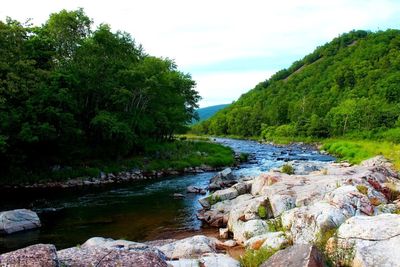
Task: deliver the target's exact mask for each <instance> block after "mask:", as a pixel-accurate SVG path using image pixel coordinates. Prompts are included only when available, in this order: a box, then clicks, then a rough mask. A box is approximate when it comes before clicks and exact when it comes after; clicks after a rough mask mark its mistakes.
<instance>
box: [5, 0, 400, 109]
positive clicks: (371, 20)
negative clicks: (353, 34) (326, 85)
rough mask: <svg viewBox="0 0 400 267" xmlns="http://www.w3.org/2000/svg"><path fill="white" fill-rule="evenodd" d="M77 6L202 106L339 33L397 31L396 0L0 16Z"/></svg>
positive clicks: (56, 2)
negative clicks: (172, 69)
mask: <svg viewBox="0 0 400 267" xmlns="http://www.w3.org/2000/svg"><path fill="white" fill-rule="evenodd" d="M79 7H82V8H84V10H85V12H86V14H87V15H88V16H89V17H90V18H92V19H93V21H94V24H95V25H99V24H100V23H107V24H109V25H111V28H112V29H113V30H115V31H116V30H121V31H126V32H128V33H130V34H131V35H132V37H133V38H134V39H135V41H136V42H137V43H139V44H142V45H143V47H144V49H145V51H146V52H147V53H149V54H151V55H153V56H159V57H168V58H171V59H173V60H175V62H176V63H177V65H178V68H179V70H181V71H183V72H185V73H190V74H191V75H192V78H193V79H194V80H195V81H196V83H197V87H196V90H198V91H199V93H200V95H201V96H202V100H201V101H200V106H201V107H206V106H211V105H217V104H225V103H231V102H232V101H235V100H237V99H238V98H239V97H240V95H241V94H243V93H245V92H247V91H248V90H250V89H252V88H253V87H254V86H255V85H256V84H258V83H259V82H261V81H264V80H266V79H268V78H269V77H270V76H271V75H272V74H274V73H275V72H276V71H278V70H280V69H282V68H287V67H289V66H290V65H291V63H292V62H293V61H296V60H299V59H301V58H302V57H304V56H305V55H307V54H308V53H311V52H312V51H313V50H314V49H315V48H316V47H317V46H320V45H323V44H325V43H326V42H329V41H330V40H331V39H333V38H335V37H337V36H339V35H340V34H341V33H344V32H348V31H351V30H353V29H364V30H372V31H377V30H385V29H388V28H392V29H400V19H399V15H398V14H400V0H329V1H327V0H303V1H302V0H279V1H270V0H247V1H243V0H242V1H237V0H201V1H193V0H141V1H137V0H113V1H99V0H36V1H32V0H12V1H11V0H8V1H4V0H3V3H2V5H1V8H0V19H1V20H4V19H5V18H6V16H9V17H11V18H13V19H17V20H19V21H21V22H24V21H26V20H27V19H29V18H31V19H32V22H33V23H34V24H35V25H41V24H42V23H44V22H45V21H46V20H47V19H48V16H49V14H51V13H54V12H58V11H60V10H62V9H67V10H74V9H77V8H79Z"/></svg>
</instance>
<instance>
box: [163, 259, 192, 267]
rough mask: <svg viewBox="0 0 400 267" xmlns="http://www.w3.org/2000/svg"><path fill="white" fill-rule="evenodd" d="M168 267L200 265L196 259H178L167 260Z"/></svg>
mask: <svg viewBox="0 0 400 267" xmlns="http://www.w3.org/2000/svg"><path fill="white" fill-rule="evenodd" d="M167 264H168V267H200V261H199V260H198V259H179V260H174V261H167Z"/></svg>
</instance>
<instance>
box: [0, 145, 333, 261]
mask: <svg viewBox="0 0 400 267" xmlns="http://www.w3.org/2000/svg"><path fill="white" fill-rule="evenodd" d="M215 141H216V142H219V143H221V144H224V145H227V146H230V147H231V148H233V149H234V150H235V151H237V152H245V153H249V155H250V157H249V159H250V160H249V162H247V163H245V164H242V165H241V166H240V168H237V169H235V170H234V173H235V174H236V175H237V176H238V177H240V176H256V175H258V174H259V173H261V172H265V171H268V170H270V169H271V168H278V167H280V166H281V165H283V164H284V163H285V162H287V161H297V162H314V163H316V164H323V163H325V162H330V161H333V160H335V159H334V158H333V157H331V156H329V155H323V154H321V153H319V152H318V151H317V150H316V149H315V148H313V147H312V146H306V145H299V144H296V145H290V146H274V145H270V144H260V143H258V142H255V141H245V140H234V139H225V138H217V139H215ZM214 174H215V173H213V172H207V173H200V174H195V175H184V176H178V177H167V178H163V179H158V180H151V181H141V182H135V183H131V184H125V185H114V186H107V187H100V188H87V189H83V190H66V191H58V192H42V193H41V194H39V195H38V194H37V193H35V194H24V195H14V196H7V197H2V196H0V201H1V202H0V210H8V209H17V208H29V209H32V210H34V211H36V212H37V213H38V214H39V217H40V219H41V221H42V227H41V228H40V229H37V230H33V231H27V232H22V233H17V234H12V235H9V236H0V253H2V252H6V251H11V250H14V249H18V248H21V247H25V246H28V245H31V244H36V243H51V244H54V245H56V247H57V249H63V248H67V247H71V246H75V245H78V244H82V243H83V242H85V241H86V240H87V239H88V238H90V237H94V236H102V237H110V238H114V239H120V238H122V239H127V240H132V241H148V240H155V239H163V238H174V237H177V236H185V235H188V234H193V233H208V232H210V229H209V228H207V227H205V226H202V224H201V222H200V221H199V220H198V219H197V218H196V214H197V211H198V210H199V209H200V208H201V206H200V205H199V203H198V199H199V198H200V197H202V196H200V195H195V194H186V188H187V186H189V185H194V186H198V187H203V188H205V187H206V186H207V185H208V182H209V180H210V178H211V177H212V176H213V175H214ZM174 193H182V194H184V195H185V197H184V198H182V199H175V198H174V197H173V194H174Z"/></svg>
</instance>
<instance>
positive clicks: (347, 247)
mask: <svg viewBox="0 0 400 267" xmlns="http://www.w3.org/2000/svg"><path fill="white" fill-rule="evenodd" d="M338 240H339V239H338V237H337V229H336V228H334V229H330V230H327V231H320V232H319V233H318V234H317V236H316V240H315V243H314V245H315V246H316V247H317V248H318V249H319V250H320V251H321V252H322V253H323V254H324V256H325V259H326V263H327V265H328V266H340V267H347V266H352V261H353V259H354V254H355V249H354V244H353V243H351V242H347V241H345V242H342V243H341V244H340V246H339V241H338Z"/></svg>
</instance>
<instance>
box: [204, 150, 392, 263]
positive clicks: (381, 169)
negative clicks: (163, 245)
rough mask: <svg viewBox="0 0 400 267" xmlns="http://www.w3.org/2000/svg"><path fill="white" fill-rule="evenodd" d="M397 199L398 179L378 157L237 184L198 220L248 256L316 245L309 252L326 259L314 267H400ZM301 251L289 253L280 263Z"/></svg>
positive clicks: (217, 195)
mask: <svg viewBox="0 0 400 267" xmlns="http://www.w3.org/2000/svg"><path fill="white" fill-rule="evenodd" d="M399 195H400V181H399V177H398V174H397V173H396V172H395V171H394V170H393V168H392V166H391V164H390V163H389V162H388V161H386V160H385V159H384V158H382V157H376V158H373V159H370V160H367V161H364V162H363V163H362V164H360V165H358V166H350V165H349V164H347V163H331V164H326V165H325V168H323V169H320V170H318V171H314V172H310V173H308V174H302V175H299V174H294V175H288V174H284V173H281V172H279V171H271V172H268V173H264V174H262V175H260V176H258V177H257V178H255V179H240V180H239V182H238V183H237V184H235V185H234V186H232V187H229V188H226V189H223V190H218V191H216V192H214V193H212V194H211V195H210V196H207V197H204V198H202V199H200V203H201V204H202V205H203V207H204V210H203V211H202V212H200V214H199V218H200V219H202V220H203V221H205V222H206V223H208V224H210V225H212V226H215V227H219V228H220V233H221V237H229V238H232V239H233V240H234V241H236V242H237V243H238V244H241V245H243V246H245V247H247V248H249V249H255V250H258V249H261V248H264V249H274V250H280V249H284V248H287V247H292V245H304V244H306V245H315V246H316V247H317V248H315V247H314V248H313V249H311V248H310V249H308V248H307V249H306V250H307V251H310V253H311V251H315V249H317V250H318V249H319V250H320V251H321V252H322V253H323V254H325V257H326V258H325V260H321V262H320V263H319V264H322V265H317V266H324V265H323V264H325V263H324V262H325V261H329V262H331V263H333V264H334V265H337V266H349V265H350V266H400V259H399V258H398V257H399V256H398V253H396V251H397V248H398V247H399V246H400V239H399V238H398V236H399V235H400V215H399V213H400V202H399ZM297 249H298V251H297V252H296V250H297ZM304 249H305V248H304V247H302V246H295V247H292V248H290V250H288V251H290V253H288V254H287V255H285V256H284V258H286V259H287V260H288V261H289V259H288V258H287V257H288V256H289V255H292V256H293V257H295V256H294V255H295V254H298V253H302V252H301V251H302V250H304ZM281 254H282V253H281ZM317 258H318V257H317ZM321 259H322V258H321ZM274 260H277V259H274ZM265 266H277V265H270V264H266V265H265ZM293 266H298V265H293ZM305 266H309V265H305ZM313 266H314V265H313Z"/></svg>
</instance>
